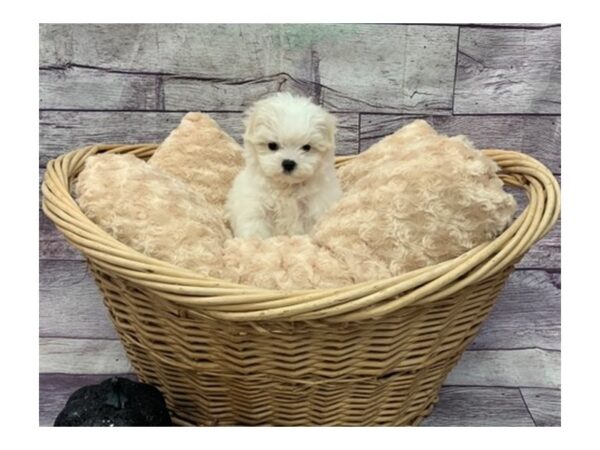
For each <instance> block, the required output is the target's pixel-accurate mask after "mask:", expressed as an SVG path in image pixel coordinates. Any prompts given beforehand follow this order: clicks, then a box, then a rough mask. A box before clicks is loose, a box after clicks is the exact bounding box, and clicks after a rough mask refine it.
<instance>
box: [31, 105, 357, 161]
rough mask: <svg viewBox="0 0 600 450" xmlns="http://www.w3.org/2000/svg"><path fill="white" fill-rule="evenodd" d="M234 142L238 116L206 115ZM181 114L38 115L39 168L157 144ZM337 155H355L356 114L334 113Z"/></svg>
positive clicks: (239, 136)
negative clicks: (85, 152) (110, 149)
mask: <svg viewBox="0 0 600 450" xmlns="http://www.w3.org/2000/svg"><path fill="white" fill-rule="evenodd" d="M209 114H210V116H211V117H212V118H214V119H215V121H216V122H217V123H218V124H219V126H221V127H222V128H223V130H225V131H226V132H227V133H229V134H230V135H231V137H233V138H234V139H235V140H237V141H238V143H240V144H241V142H242V134H243V132H244V125H243V122H242V114H241V113H227V112H225V113H223V112H218V113H212V112H211V113H209ZM183 116H184V113H182V112H179V113H162V112H126V111H119V112H90V111H85V112H84V111H41V112H40V167H46V164H47V163H48V161H49V160H50V159H53V158H56V157H57V156H59V155H61V154H63V153H66V152H67V151H70V150H74V149H75V148H78V147H83V146H85V145H91V144H99V143H107V144H110V143H112V144H136V143H154V142H156V143H160V142H162V141H163V140H164V139H165V138H166V137H167V136H168V135H169V133H170V132H171V131H172V130H173V129H175V128H176V127H177V125H178V124H179V122H180V121H181V118H182V117H183ZM335 116H336V117H337V119H338V135H337V152H338V154H354V153H358V114H351V113H341V114H335Z"/></svg>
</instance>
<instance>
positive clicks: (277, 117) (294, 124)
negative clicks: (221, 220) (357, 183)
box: [225, 93, 342, 238]
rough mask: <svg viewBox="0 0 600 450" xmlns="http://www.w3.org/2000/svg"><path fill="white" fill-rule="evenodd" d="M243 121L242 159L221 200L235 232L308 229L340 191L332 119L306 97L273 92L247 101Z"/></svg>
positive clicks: (272, 233)
mask: <svg viewBox="0 0 600 450" xmlns="http://www.w3.org/2000/svg"><path fill="white" fill-rule="evenodd" d="M244 124H245V126H246V131H245V133H244V159H245V162H246V164H245V167H244V168H243V169H242V171H241V172H240V173H239V174H238V176H237V177H236V179H235V180H234V182H233V186H232V188H231V191H230V192H229V195H228V198H227V202H226V204H225V214H226V217H227V219H228V220H229V223H230V224H231V227H232V229H233V234H234V236H235V237H241V238H245V237H260V238H268V237H270V236H277V235H295V234H307V233H309V232H310V230H311V229H312V227H313V225H314V224H315V222H316V221H317V219H318V218H319V217H321V215H322V214H323V213H324V212H325V211H327V210H328V209H329V208H330V207H331V206H332V205H333V203H335V202H336V201H337V200H338V199H339V198H340V196H341V194H342V191H341V188H340V185H339V183H338V180H337V178H336V174H335V168H334V158H335V132H336V119H335V118H334V117H333V116H332V115H331V114H329V113H328V112H327V111H325V110H324V109H322V108H321V107H319V106H317V105H315V104H313V103H312V102H311V101H310V100H309V99H307V98H302V97H294V96H292V95H291V94H289V93H278V94H275V95H272V96H270V97H268V98H265V99H263V100H259V101H258V102H256V103H255V104H254V105H252V106H251V107H250V109H249V110H248V111H247V113H246V116H245V119H244Z"/></svg>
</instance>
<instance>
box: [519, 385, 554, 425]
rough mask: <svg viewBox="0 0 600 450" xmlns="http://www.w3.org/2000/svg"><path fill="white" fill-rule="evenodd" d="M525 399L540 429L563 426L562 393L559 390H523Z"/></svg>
mask: <svg viewBox="0 0 600 450" xmlns="http://www.w3.org/2000/svg"><path fill="white" fill-rule="evenodd" d="M521 393H522V394H523V399H524V400H525V403H527V407H528V409H529V412H530V413H531V416H532V417H533V420H534V421H535V424H536V425H537V426H538V427H558V426H560V424H561V419H560V416H561V392H560V390H559V389H541V388H521Z"/></svg>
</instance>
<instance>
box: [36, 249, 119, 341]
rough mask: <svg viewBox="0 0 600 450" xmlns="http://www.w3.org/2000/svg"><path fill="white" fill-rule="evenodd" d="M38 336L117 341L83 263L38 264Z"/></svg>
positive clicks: (95, 287) (98, 292)
mask: <svg viewBox="0 0 600 450" xmlns="http://www.w3.org/2000/svg"><path fill="white" fill-rule="evenodd" d="M39 333H40V336H51V337H71V338H90V339H92V338H93V339H117V333H116V331H115V329H114V327H113V325H112V323H111V321H110V318H109V315H108V311H107V309H106V308H105V306H104V303H103V301H102V296H101V294H100V291H99V290H98V287H97V286H96V284H95V283H94V280H93V278H92V275H91V274H90V273H89V272H88V270H87V267H86V264H85V262H83V261H51V260H42V261H40V322H39Z"/></svg>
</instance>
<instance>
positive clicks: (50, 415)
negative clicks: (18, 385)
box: [39, 373, 137, 427]
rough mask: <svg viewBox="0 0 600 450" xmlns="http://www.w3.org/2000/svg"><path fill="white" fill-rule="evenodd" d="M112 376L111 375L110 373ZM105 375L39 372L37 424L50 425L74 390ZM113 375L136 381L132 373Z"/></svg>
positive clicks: (101, 379) (93, 382) (105, 377)
mask: <svg viewBox="0 0 600 450" xmlns="http://www.w3.org/2000/svg"><path fill="white" fill-rule="evenodd" d="M110 376H113V375H110ZM110 376H107V375H63V374H40V400H39V424H40V426H42V427H51V426H53V425H54V420H55V419H56V416H58V413H60V412H61V411H62V409H63V408H64V407H65V405H66V403H67V400H68V399H69V397H70V396H71V394H73V393H74V392H75V391H76V390H78V389H80V388H82V387H84V386H88V385H90V384H98V383H101V382H102V381H104V380H106V379H107V378H109V377H110ZM114 376H119V377H124V378H128V379H130V380H133V381H137V377H136V376H135V375H134V374H131V373H129V374H114Z"/></svg>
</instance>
